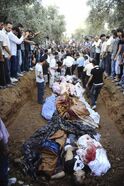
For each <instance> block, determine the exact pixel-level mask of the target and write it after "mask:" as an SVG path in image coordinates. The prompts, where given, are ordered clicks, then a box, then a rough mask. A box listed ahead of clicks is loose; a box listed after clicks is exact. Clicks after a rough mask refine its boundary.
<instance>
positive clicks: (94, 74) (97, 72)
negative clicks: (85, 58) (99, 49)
mask: <svg viewBox="0 0 124 186" xmlns="http://www.w3.org/2000/svg"><path fill="white" fill-rule="evenodd" d="M92 63H93V66H94V68H93V69H92V70H91V76H90V78H89V80H88V83H87V85H86V87H88V86H89V84H90V82H91V81H92V83H93V85H92V88H91V105H92V109H96V102H97V98H98V95H99V94H100V91H101V88H102V86H103V73H104V70H103V69H102V68H101V67H99V66H98V65H97V63H96V61H95V60H93V61H92Z"/></svg>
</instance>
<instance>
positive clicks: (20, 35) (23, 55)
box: [0, 21, 39, 89]
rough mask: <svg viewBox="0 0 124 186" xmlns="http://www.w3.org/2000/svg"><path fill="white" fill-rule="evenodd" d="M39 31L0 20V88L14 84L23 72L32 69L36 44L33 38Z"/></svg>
mask: <svg viewBox="0 0 124 186" xmlns="http://www.w3.org/2000/svg"><path fill="white" fill-rule="evenodd" d="M38 34H39V32H37V33H33V32H32V31H31V30H26V31H24V27H23V25H22V24H20V23H19V24H18V25H16V26H13V23H12V22H9V21H7V22H5V23H3V22H2V21H0V88H1V89H3V88H7V87H12V86H14V85H16V82H18V81H19V78H20V77H22V76H23V75H24V72H26V71H29V70H32V67H33V51H34V48H37V45H36V44H35V42H34V41H33V38H34V37H35V36H36V35H38Z"/></svg>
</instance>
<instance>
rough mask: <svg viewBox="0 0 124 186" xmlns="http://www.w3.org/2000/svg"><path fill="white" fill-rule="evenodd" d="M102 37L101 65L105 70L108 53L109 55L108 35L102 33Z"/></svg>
mask: <svg viewBox="0 0 124 186" xmlns="http://www.w3.org/2000/svg"><path fill="white" fill-rule="evenodd" d="M100 39H101V41H102V42H101V53H100V58H101V61H100V67H101V68H102V69H104V70H105V66H106V55H107V42H106V35H105V34H102V35H101V36H100Z"/></svg>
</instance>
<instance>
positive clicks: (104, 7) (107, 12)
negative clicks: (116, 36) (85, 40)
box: [87, 0, 124, 34]
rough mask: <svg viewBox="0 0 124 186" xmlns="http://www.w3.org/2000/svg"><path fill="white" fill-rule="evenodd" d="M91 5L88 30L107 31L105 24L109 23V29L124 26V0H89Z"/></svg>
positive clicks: (93, 31)
mask: <svg viewBox="0 0 124 186" xmlns="http://www.w3.org/2000/svg"><path fill="white" fill-rule="evenodd" d="M88 5H89V6H90V7H91V11H90V14H89V17H88V19H87V31H88V32H89V33H90V34H91V33H93V34H94V33H95V34H99V33H102V32H107V30H105V28H104V25H105V23H108V25H109V29H114V28H116V27H120V26H121V27H123V25H124V16H123V10H124V0H88Z"/></svg>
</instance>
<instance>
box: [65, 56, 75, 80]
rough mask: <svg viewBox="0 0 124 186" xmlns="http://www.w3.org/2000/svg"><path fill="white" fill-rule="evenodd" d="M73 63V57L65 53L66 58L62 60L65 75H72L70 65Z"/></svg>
mask: <svg viewBox="0 0 124 186" xmlns="http://www.w3.org/2000/svg"><path fill="white" fill-rule="evenodd" d="M73 63H74V58H73V57H71V54H70V53H67V54H66V58H65V59H64V60H63V66H65V68H66V72H65V76H67V75H70V76H71V75H72V65H73Z"/></svg>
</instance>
